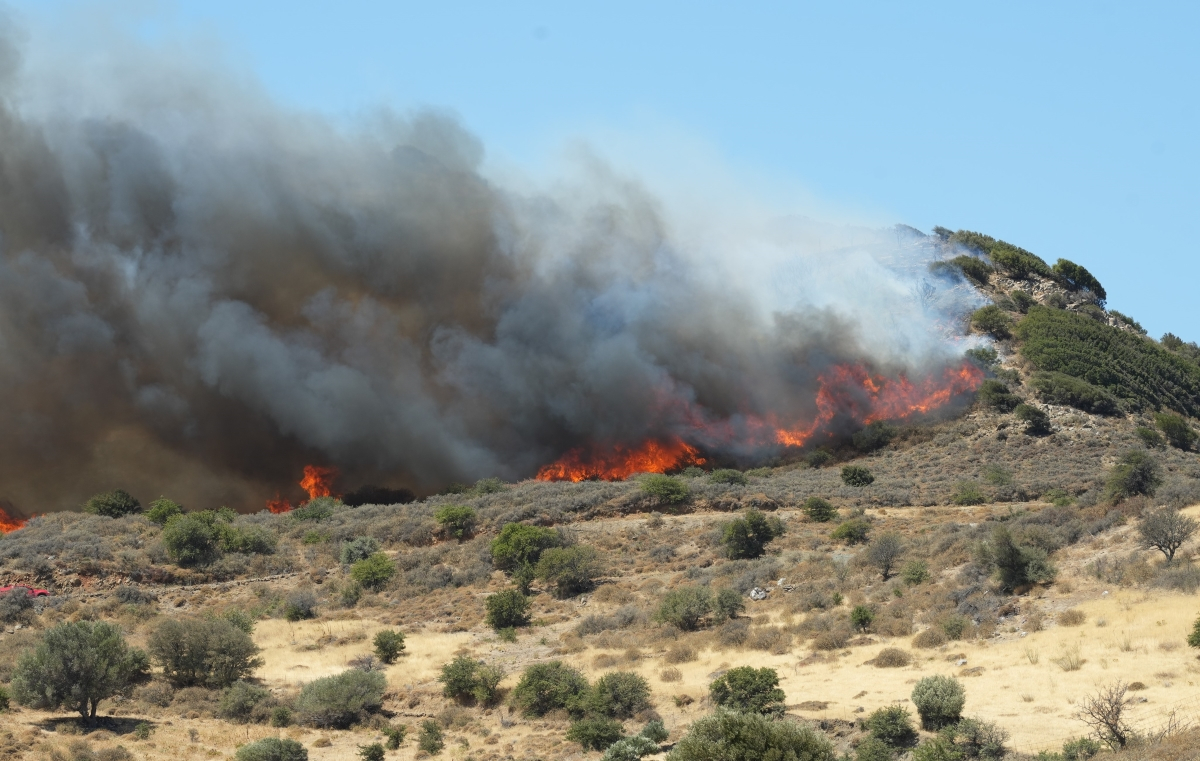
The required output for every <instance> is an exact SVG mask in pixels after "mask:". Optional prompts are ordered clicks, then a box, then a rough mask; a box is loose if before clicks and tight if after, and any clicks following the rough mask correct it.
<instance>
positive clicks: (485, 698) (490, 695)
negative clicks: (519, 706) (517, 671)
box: [438, 655, 504, 705]
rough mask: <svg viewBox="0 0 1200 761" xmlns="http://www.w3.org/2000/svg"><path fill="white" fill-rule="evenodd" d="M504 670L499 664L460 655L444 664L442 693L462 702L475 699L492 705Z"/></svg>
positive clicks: (441, 678)
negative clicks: (494, 664)
mask: <svg viewBox="0 0 1200 761" xmlns="http://www.w3.org/2000/svg"><path fill="white" fill-rule="evenodd" d="M503 678H504V671H502V670H501V669H500V668H499V667H498V666H489V665H487V664H486V663H484V662H483V661H477V660H474V659H472V658H468V657H467V656H465V655H464V656H459V657H458V658H455V659H454V660H453V661H451V662H450V663H447V664H446V665H445V666H442V673H441V675H440V676H438V681H439V682H441V683H442V685H443V687H442V694H444V695H445V696H446V697H448V698H453V699H455V700H457V701H459V702H460V703H465V702H468V701H472V700H473V701H475V702H476V703H478V704H479V705H491V704H492V703H494V702H495V701H496V689H497V688H498V687H499V686H500V680H502V679H503Z"/></svg>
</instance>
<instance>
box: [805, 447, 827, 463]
mask: <svg viewBox="0 0 1200 761" xmlns="http://www.w3.org/2000/svg"><path fill="white" fill-rule="evenodd" d="M832 461H833V454H832V453H831V452H830V451H829V450H828V449H825V448H823V447H822V448H820V449H814V450H813V451H811V452H809V453H808V454H806V455H804V463H805V464H806V465H808V467H810V468H823V467H825V466H826V465H828V464H829V463H830V462H832Z"/></svg>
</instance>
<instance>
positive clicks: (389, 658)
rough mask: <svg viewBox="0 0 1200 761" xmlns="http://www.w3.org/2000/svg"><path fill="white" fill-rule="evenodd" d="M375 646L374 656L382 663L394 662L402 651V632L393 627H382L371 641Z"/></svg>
mask: <svg viewBox="0 0 1200 761" xmlns="http://www.w3.org/2000/svg"><path fill="white" fill-rule="evenodd" d="M372 644H373V645H374V646H375V657H376V658H378V659H379V660H381V661H383V662H384V663H395V662H396V659H397V658H399V657H400V654H401V653H403V652H404V634H403V633H402V632H398V631H395V630H393V629H384V630H382V631H380V632H377V633H376V634H375V639H374V641H373V642H372Z"/></svg>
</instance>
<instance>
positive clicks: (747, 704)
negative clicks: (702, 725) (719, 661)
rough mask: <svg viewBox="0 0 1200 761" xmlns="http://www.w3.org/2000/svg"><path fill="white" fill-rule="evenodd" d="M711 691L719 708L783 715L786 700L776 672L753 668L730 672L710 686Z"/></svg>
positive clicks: (745, 667) (731, 670)
mask: <svg viewBox="0 0 1200 761" xmlns="http://www.w3.org/2000/svg"><path fill="white" fill-rule="evenodd" d="M708 691H709V694H710V695H712V699H713V702H714V703H716V704H717V705H718V706H720V707H722V708H727V709H729V710H732V711H739V712H742V713H760V714H771V715H779V714H782V713H783V710H784V704H783V701H784V700H785V699H786V697H787V696H786V695H784V694H783V690H781V689H779V674H777V673H776V672H775V669H771V668H761V669H756V668H754V667H752V666H738V667H736V668H731V669H729V670H728V671H726V672H725V673H724V674H722V675H721V676H720V677H718V678H717V679H716V680H714V681H713V683H712V684H711V685H709V688H708Z"/></svg>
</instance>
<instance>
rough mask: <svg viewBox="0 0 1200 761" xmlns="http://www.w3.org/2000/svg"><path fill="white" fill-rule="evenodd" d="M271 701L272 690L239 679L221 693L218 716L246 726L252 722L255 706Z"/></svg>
mask: <svg viewBox="0 0 1200 761" xmlns="http://www.w3.org/2000/svg"><path fill="white" fill-rule="evenodd" d="M270 699H271V691H270V690H268V689H265V688H263V687H259V686H257V685H253V684H250V683H249V682H244V681H242V680H240V679H239V680H238V681H236V682H234V683H233V684H231V685H229V686H228V687H226V688H225V689H224V690H223V691H222V692H221V699H220V701H218V703H217V716H219V717H221V718H222V719H228V720H229V721H236V722H238V723H242V724H244V723H246V722H247V721H250V718H251V713H252V712H253V711H254V708H255V706H257V705H258V704H259V703H263V702H265V701H268V700H270Z"/></svg>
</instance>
